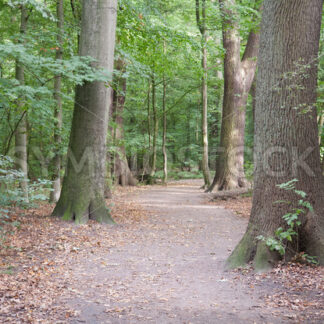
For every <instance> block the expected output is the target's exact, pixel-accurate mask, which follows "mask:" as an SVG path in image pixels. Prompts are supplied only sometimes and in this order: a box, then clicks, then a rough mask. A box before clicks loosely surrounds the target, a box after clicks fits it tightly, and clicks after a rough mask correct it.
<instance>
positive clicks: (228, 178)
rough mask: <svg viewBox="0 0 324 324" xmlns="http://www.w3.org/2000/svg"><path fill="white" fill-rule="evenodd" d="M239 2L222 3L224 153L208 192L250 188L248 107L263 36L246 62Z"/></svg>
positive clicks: (253, 41) (255, 36) (253, 40)
mask: <svg viewBox="0 0 324 324" xmlns="http://www.w3.org/2000/svg"><path fill="white" fill-rule="evenodd" d="M234 5H235V0H220V8H221V12H222V16H223V18H222V19H223V46H224V49H225V51H226V53H225V58H224V81H225V84H224V98H223V116H222V125H221V138H220V152H219V156H218V158H217V162H216V174H215V177H214V180H213V183H212V185H211V186H210V188H209V190H208V191H212V190H213V189H214V188H216V189H217V190H231V189H235V188H241V187H246V186H247V184H248V183H247V181H246V179H245V174H244V130H245V107H246V104H247V100H248V94H249V91H250V88H251V85H252V82H253V79H254V74H255V70H256V66H257V55H258V51H259V33H258V32H255V31H251V32H250V35H249V38H248V42H247V45H246V48H245V53H244V55H243V58H242V59H241V56H240V49H241V41H240V34H239V26H238V22H237V14H236V13H235V11H234V9H233V7H234Z"/></svg>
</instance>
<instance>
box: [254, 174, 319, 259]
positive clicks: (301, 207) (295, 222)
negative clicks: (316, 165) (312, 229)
mask: <svg viewBox="0 0 324 324" xmlns="http://www.w3.org/2000/svg"><path fill="white" fill-rule="evenodd" d="M297 182H298V180H297V179H293V180H290V181H288V182H285V183H282V184H279V185H277V187H278V188H280V189H283V190H288V191H293V192H294V193H295V194H296V195H297V196H299V197H300V199H299V200H298V203H297V205H298V206H297V207H296V208H293V209H292V210H291V211H290V212H288V213H287V214H285V215H283V216H282V218H283V219H284V220H285V222H286V224H287V226H286V227H285V228H283V227H279V228H278V229H277V230H276V231H275V233H274V237H267V238H266V237H264V236H263V235H259V236H258V237H257V239H258V240H261V241H264V242H265V243H266V245H267V246H268V247H269V249H270V250H271V251H277V252H278V253H279V254H280V255H281V256H285V254H286V248H287V245H288V243H289V242H292V241H293V238H294V237H298V227H299V226H300V225H301V221H300V216H301V215H302V214H306V212H307V211H311V212H312V211H313V207H312V205H311V204H310V203H309V202H308V201H305V200H304V199H305V198H306V197H307V194H306V193H305V192H304V191H301V190H297V189H296V186H295V185H296V183H297ZM275 203H288V204H290V202H289V201H283V200H281V201H276V202H275ZM303 258H304V260H305V261H307V262H308V263H312V264H315V263H317V261H316V257H311V256H309V255H308V254H306V253H303Z"/></svg>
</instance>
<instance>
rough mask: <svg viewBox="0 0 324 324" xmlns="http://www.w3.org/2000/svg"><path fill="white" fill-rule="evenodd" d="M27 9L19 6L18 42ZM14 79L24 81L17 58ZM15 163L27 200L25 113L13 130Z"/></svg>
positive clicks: (20, 102) (21, 104)
mask: <svg viewBox="0 0 324 324" xmlns="http://www.w3.org/2000/svg"><path fill="white" fill-rule="evenodd" d="M27 21H28V10H27V8H26V6H24V5H22V6H21V20H20V35H21V37H22V38H21V39H20V40H19V42H25V40H24V36H25V34H26V31H27ZM16 79H17V80H18V81H19V83H20V84H21V85H24V83H25V69H24V67H23V66H22V65H21V64H20V63H19V61H18V60H17V62H16ZM24 109H25V108H24V98H23V97H20V98H19V99H18V100H17V110H18V112H19V114H21V113H22V112H23V110H24ZM15 164H16V168H17V169H18V170H20V171H21V172H22V173H23V175H24V177H23V179H22V180H21V181H20V187H21V189H22V191H23V194H24V198H25V200H26V201H27V202H28V163H27V114H26V113H24V114H23V115H22V118H21V119H20V122H19V124H18V126H17V129H16V132H15Z"/></svg>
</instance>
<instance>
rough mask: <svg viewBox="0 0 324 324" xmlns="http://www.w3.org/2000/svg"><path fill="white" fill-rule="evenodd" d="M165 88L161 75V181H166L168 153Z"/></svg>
mask: <svg viewBox="0 0 324 324" xmlns="http://www.w3.org/2000/svg"><path fill="white" fill-rule="evenodd" d="M166 90H167V84H166V80H165V77H164V76H163V98H162V101H163V102H162V106H163V142H162V152H163V183H164V184H165V183H166V182H167V181H168V155H167V150H166V135H167V112H166Z"/></svg>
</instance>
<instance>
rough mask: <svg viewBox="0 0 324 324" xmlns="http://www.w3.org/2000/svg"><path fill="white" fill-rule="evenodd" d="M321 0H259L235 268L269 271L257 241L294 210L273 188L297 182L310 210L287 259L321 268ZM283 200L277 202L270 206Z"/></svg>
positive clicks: (268, 257)
mask: <svg viewBox="0 0 324 324" xmlns="http://www.w3.org/2000/svg"><path fill="white" fill-rule="evenodd" d="M322 5H323V1H322V0H309V1H303V0H265V1H264V12H263V19H262V27H261V43H260V60H259V61H260V64H259V71H258V76H257V90H256V92H257V102H256V111H255V147H254V150H255V163H256V166H255V181H254V183H255V184H254V193H253V207H252V212H251V217H250V222H249V225H248V228H247V231H246V233H245V235H244V237H243V239H242V240H241V242H240V243H239V244H238V246H237V247H236V248H235V250H234V251H233V253H232V255H231V256H230V257H229V259H228V261H227V262H228V266H230V267H237V266H241V265H244V264H246V263H248V262H250V261H251V260H253V261H254V265H255V268H256V269H260V270H262V269H265V268H268V267H271V266H273V264H274V263H275V262H276V261H277V260H278V258H279V255H278V254H276V253H275V252H269V250H268V247H267V246H266V244H265V243H264V242H263V241H258V240H257V239H256V238H257V237H258V235H263V236H264V237H273V236H274V232H275V231H276V229H278V228H279V227H280V226H281V227H284V226H285V225H286V223H285V221H284V220H283V218H282V217H283V215H285V214H286V213H287V212H291V210H292V209H293V208H297V207H298V200H299V199H300V198H298V197H297V196H296V195H295V194H293V193H292V192H291V191H284V190H282V189H280V188H278V187H277V185H278V184H280V183H285V182H287V181H288V180H291V179H294V178H297V179H298V180H299V182H298V184H297V188H298V189H299V190H302V191H304V192H306V193H307V198H305V199H306V200H307V201H308V202H310V203H311V204H312V206H313V207H314V212H309V213H308V214H306V215H304V216H302V217H300V221H301V225H300V226H299V229H298V240H296V241H294V242H293V243H292V244H290V245H288V249H287V251H288V253H289V256H292V255H293V254H294V253H295V252H300V251H305V252H306V253H308V254H309V255H311V256H317V257H318V259H319V262H320V263H321V264H324V199H323V197H324V180H323V176H322V173H321V166H320V154H319V145H318V127H317V118H316V117H317V116H316V106H315V103H316V85H317V84H316V83H317V56H318V46H319V37H320V27H321V14H322ZM279 200H280V201H282V200H285V201H289V202H290V204H289V205H288V204H279V203H275V202H276V201H279Z"/></svg>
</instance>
